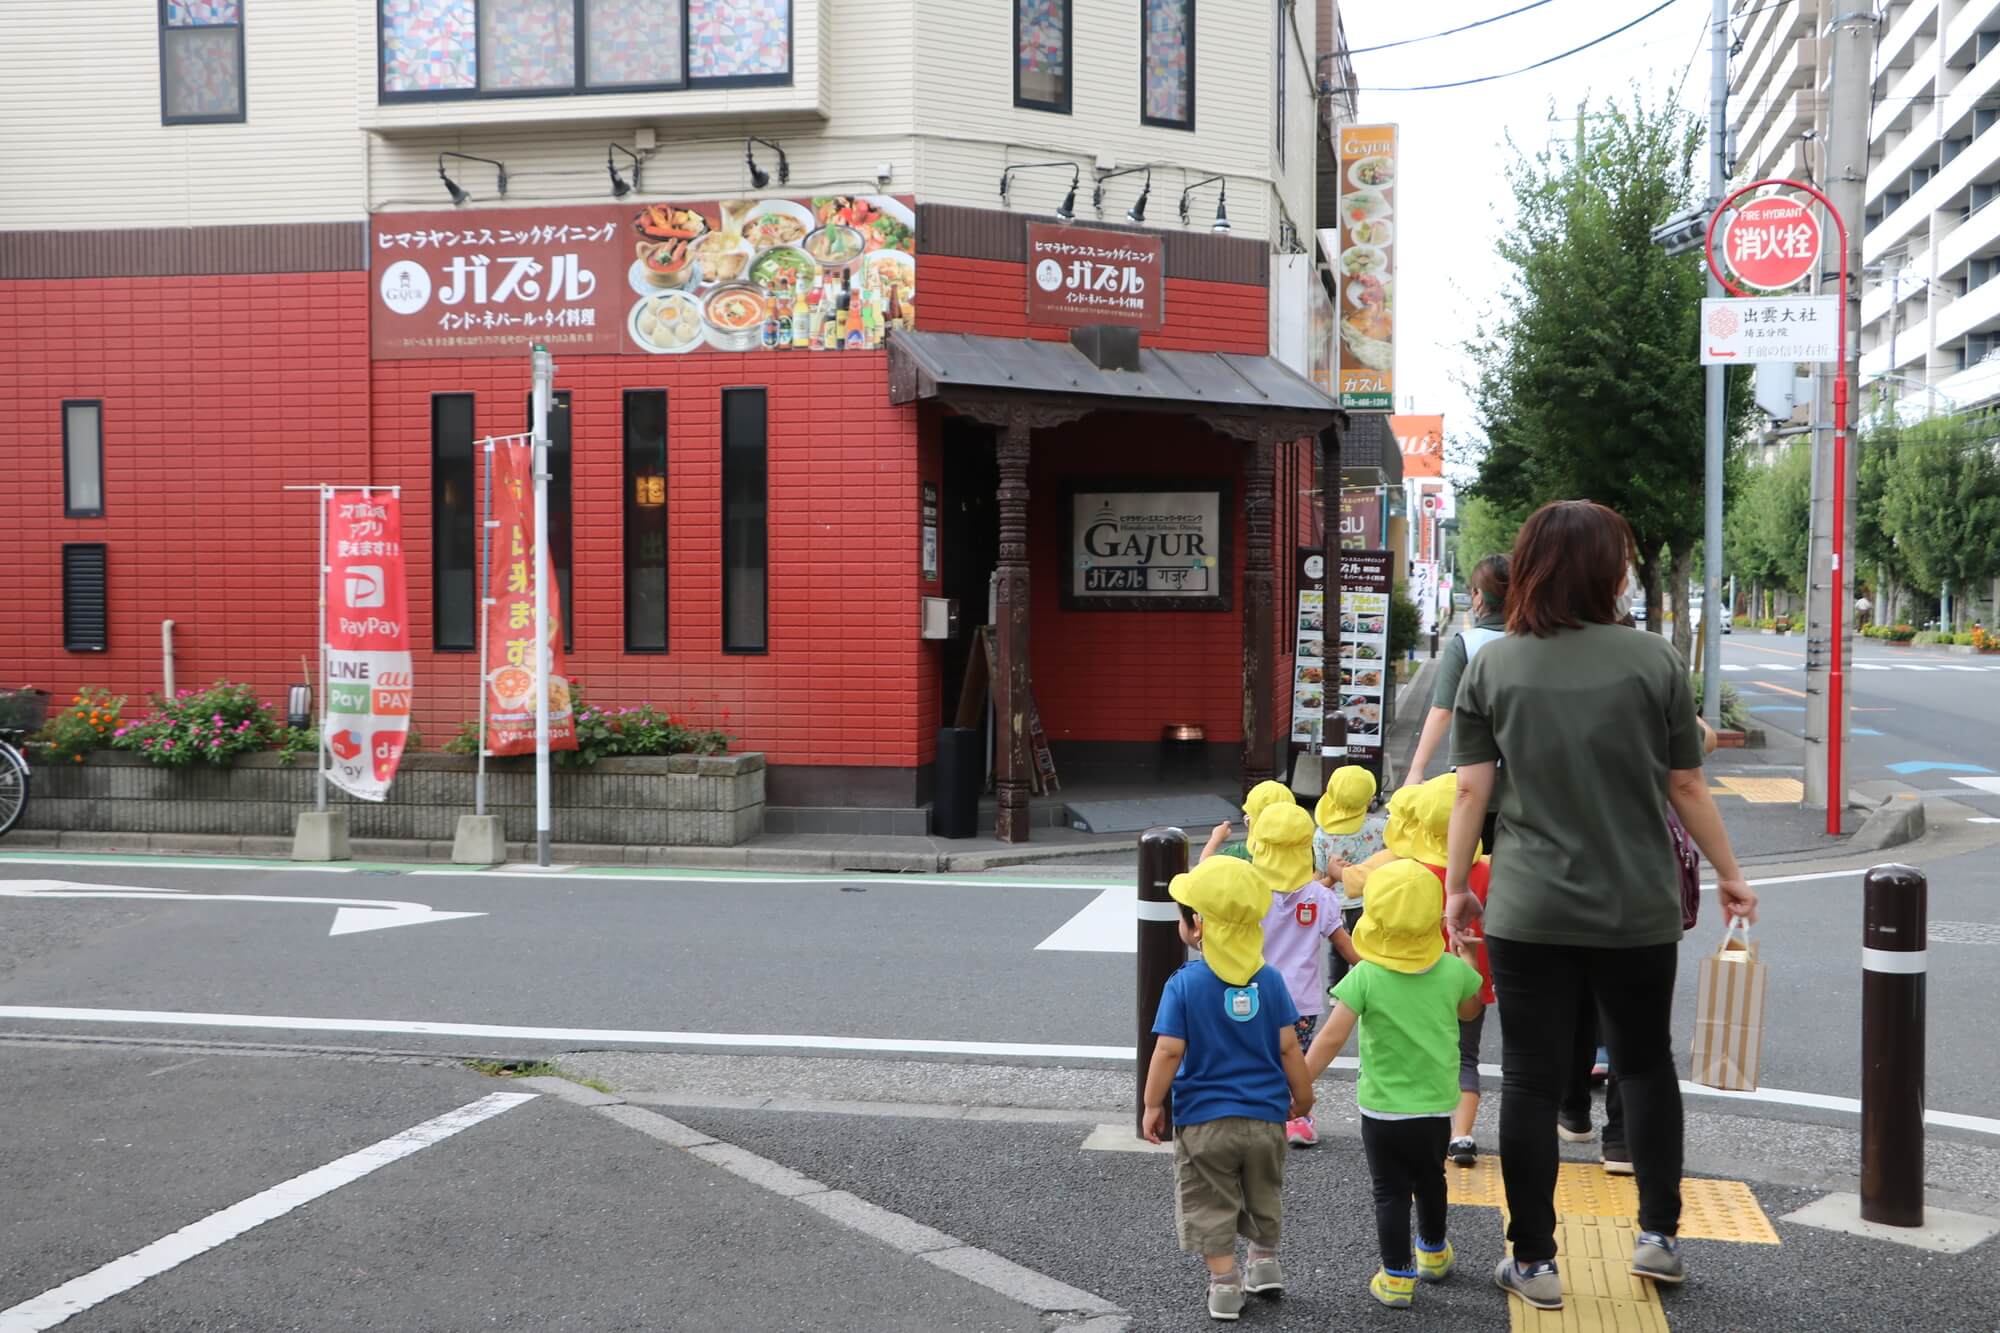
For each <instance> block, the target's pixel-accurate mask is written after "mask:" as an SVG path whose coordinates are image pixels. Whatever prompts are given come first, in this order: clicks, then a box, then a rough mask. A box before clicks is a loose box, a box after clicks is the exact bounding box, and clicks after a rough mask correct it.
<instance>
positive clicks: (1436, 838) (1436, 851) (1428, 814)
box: [1408, 773, 1486, 866]
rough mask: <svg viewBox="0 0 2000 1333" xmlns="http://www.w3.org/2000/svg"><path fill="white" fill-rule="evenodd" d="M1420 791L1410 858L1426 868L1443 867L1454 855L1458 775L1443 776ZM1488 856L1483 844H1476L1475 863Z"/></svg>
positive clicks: (1413, 823) (1433, 780) (1415, 812)
mask: <svg viewBox="0 0 2000 1333" xmlns="http://www.w3.org/2000/svg"><path fill="white" fill-rule="evenodd" d="M1417 791H1418V793H1419V795H1418V797H1417V804H1416V809H1415V811H1414V812H1413V819H1412V823H1411V826H1410V830H1409V842H1410V844H1411V847H1412V850H1411V851H1410V852H1409V853H1408V855H1409V856H1410V858H1411V859H1412V860H1417V861H1422V862H1423V863H1424V864H1426V865H1434V866H1441V865H1443V864H1444V863H1445V861H1446V859H1447V858H1448V857H1449V856H1450V855H1451V808H1452V806H1453V805H1455V804H1456V803H1457V801H1458V774H1456V773H1440V774H1438V775H1437V776H1436V777H1434V778H1432V779H1431V780H1430V781H1429V782H1426V783H1425V784H1424V785H1423V786H1421V787H1419V788H1417ZM1485 852H1486V848H1485V846H1484V845H1483V844H1480V843H1475V844H1473V848H1472V859H1473V860H1475V861H1476V860H1478V859H1479V858H1480V857H1481V856H1483V855H1484V854H1485Z"/></svg>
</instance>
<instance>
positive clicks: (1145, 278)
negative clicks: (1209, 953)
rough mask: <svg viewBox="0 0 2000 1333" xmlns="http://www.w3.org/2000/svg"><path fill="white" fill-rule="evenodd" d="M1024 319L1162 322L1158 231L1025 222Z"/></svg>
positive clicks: (1141, 325)
mask: <svg viewBox="0 0 2000 1333" xmlns="http://www.w3.org/2000/svg"><path fill="white" fill-rule="evenodd" d="M1027 269H1028V319H1029V320H1030V321H1031V322H1033V323H1037V324H1062V325H1069V326H1077V325H1085V324H1119V325H1123V326H1125V327H1127V328H1135V329H1145V330H1153V329H1157V328H1159V327H1160V326H1161V325H1163V324H1164V323H1166V319H1167V293H1166V262H1165V247H1164V245H1163V244H1162V242H1161V240H1160V238H1159V237H1158V236H1146V235H1141V234H1139V233H1137V232H1127V231H1102V230H1098V229H1096V228H1092V227H1058V226H1053V225H1050V224H1048V223H1041V222H1031V223H1029V224H1028V265H1027Z"/></svg>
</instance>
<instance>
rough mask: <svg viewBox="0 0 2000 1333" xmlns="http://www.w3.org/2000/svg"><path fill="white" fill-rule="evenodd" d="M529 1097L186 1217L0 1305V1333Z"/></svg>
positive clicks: (222, 1239)
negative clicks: (117, 1254)
mask: <svg viewBox="0 0 2000 1333" xmlns="http://www.w3.org/2000/svg"><path fill="white" fill-rule="evenodd" d="M535 1095H536V1094H534V1093H532V1092H496V1093H493V1094H492V1095H491V1096H487V1097H482V1098H480V1099H479V1100H478V1101H476V1102H472V1103H470V1104H468V1105H465V1106H461V1107H459V1108H458V1109H457V1110H456V1111H449V1112H446V1113H445V1114H444V1115H441V1116H439V1117H437V1118H436V1119H435V1120H426V1121H424V1123H423V1124H421V1125H417V1126H415V1127H413V1128H411V1129H406V1130H404V1131H403V1132H402V1133H400V1134H395V1135H391V1136H390V1137H389V1138H386V1139H383V1140H382V1141H381V1142H380V1143H376V1144H372V1145H370V1146H369V1147H366V1148H363V1149H361V1150H360V1151H359V1152H352V1153H349V1154H348V1155H347V1156H345V1157H342V1158H340V1159H338V1160H337V1161H332V1162H328V1163H327V1164H326V1165H325V1166H321V1167H315V1168H314V1169H313V1170H311V1171H308V1172H306V1173H305V1174H304V1175H301V1176H293V1177H292V1178H291V1179H290V1180H287V1181H285V1182H284V1183H282V1184H279V1185H273V1186H272V1187H271V1188H270V1189H267V1190H265V1191H264V1192H263V1193H261V1194H253V1195H251V1196H250V1197H249V1198H247V1199H245V1200H243V1201H242V1202H241V1203H235V1204H231V1205H230V1206H229V1207H227V1208H224V1209H222V1210H221V1211H220V1212H215V1213H210V1214H209V1215H208V1216H207V1217H204V1218H202V1219H201V1220H200V1221H198V1222H191V1223H189V1224H188V1225H187V1226H184V1227H182V1228H181V1229H180V1230H179V1231H176V1232H174V1233H173V1234H172V1235H171V1236H163V1237H161V1238H160V1239H159V1240H156V1241H154V1242H153V1243H152V1244H151V1245H148V1246H145V1247H144V1248H143V1249H138V1250H134V1251H133V1252H132V1253H131V1254H128V1255H126V1256H125V1257H124V1258H122V1259H114V1260H112V1261H111V1262H110V1263H108V1264H105V1265H104V1266H103V1267H101V1268H97V1269H94V1270H92V1271H91V1272H88V1273H85V1274H83V1275H82V1276H81V1277H76V1278H72V1279H70V1280H69V1281H68V1282H65V1283H63V1284H62V1285H61V1286H59V1287H55V1288H52V1289H50V1290H48V1291H45V1292H43V1293H42V1294H41V1295H39V1296H36V1297H34V1298H32V1299H30V1300H25V1301H22V1302H21V1303H20V1304H19V1305H16V1306H14V1307H12V1308H11V1309H7V1310H0V1333H40V1330H42V1329H46V1328H54V1327H55V1326H56V1325H57V1324H60V1323H62V1322H63V1321H64V1320H66V1319H68V1318H70V1317H71V1316H72V1315H79V1314H82V1313H83V1312H84V1311H85V1310H88V1309H90V1308H91V1307H93V1306H96V1305H101V1304H103V1303H104V1302H105V1301H108V1300H110V1299H111V1298H112V1297H114V1296H119V1295H122V1294H123V1293H125V1292H128V1291H130V1290H132V1288H134V1287H136V1286H138V1285H139V1284H140V1283H142V1282H146V1281H148V1280H149V1279H152V1278H155V1277H158V1276H159V1275H160V1274H162V1273H164V1272H167V1271H168V1270H169V1269H173V1268H177V1267H179V1266H180V1265H182V1264H184V1263H186V1262H187V1261H188V1260H190V1259H193V1258H195V1257H197V1256H198V1255H202V1254H205V1253H207V1252H208V1251H210V1250H212V1249H214V1248H215V1247H216V1246H218V1245H223V1244H227V1243H228V1242H229V1241H232V1240H234V1239H236V1237H238V1236H240V1235H242V1234H243V1233H244V1232H246V1231H249V1230H251V1229H252V1228H253V1227H260V1226H262V1225H263V1224H264V1223H266V1222H269V1221H272V1220H274V1219H276V1218H280V1217H283V1216H284V1215H285V1214H286V1213H289V1212H291V1211H292V1210H293V1209H295V1208H297V1207H299V1206H300V1205H301V1204H307V1203H311V1202H312V1201H313V1200H314V1199H317V1198H320V1197H321V1196H323V1195H327V1194H331V1193H332V1192H333V1191H335V1190H337V1189H339V1188H340V1187H341V1186H342V1185H351V1184H353V1183H354V1182H355V1181H357V1180H359V1179H361V1178H362V1177H363V1176H366V1175H368V1174H370V1173H372V1172H375V1171H379V1170H381V1169H382V1168H383V1167H385V1166H387V1165H389V1164H390V1163H391V1162H396V1161H400V1160H401V1159H403V1158H405V1157H408V1156H409V1155H410V1154H412V1153H415V1152H418V1151H420V1150H422V1149H424V1148H428V1147H430V1146H431V1145H432V1144H434V1143H439V1142H442V1141H443V1140H445V1139H448V1138H450V1137H451V1136H452V1135H454V1134H456V1133H458V1132H459V1131H461V1130H464V1129H470V1128H471V1127H472V1126H474V1125H476V1124H478V1123H479V1122H480V1121H482V1120H490V1119H492V1118H493V1117H494V1116H496V1115H499V1114H500V1113H501V1112H503V1111H511V1110H512V1109H514V1108H515V1107H516V1106H519V1105H520V1104H521V1103H522V1102H531V1101H533V1100H535Z"/></svg>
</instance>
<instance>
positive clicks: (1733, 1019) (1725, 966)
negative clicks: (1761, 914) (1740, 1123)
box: [1688, 918, 1765, 1092]
mask: <svg viewBox="0 0 2000 1333" xmlns="http://www.w3.org/2000/svg"><path fill="white" fill-rule="evenodd" d="M1739 927H1740V928H1741V934H1740V935H1739V934H1738V928H1739ZM1764 971H1765V968H1764V964H1763V963H1761V962H1759V961H1758V959H1757V946H1756V945H1754V944H1752V943H1751V942H1750V927H1749V925H1748V923H1746V922H1744V921H1742V920H1741V919H1740V918H1732V919H1731V921H1730V923H1729V929H1728V930H1727V931H1725V932H1723V936H1722V947H1721V948H1719V949H1717V950H1716V951H1715V952H1714V953H1713V954H1711V955H1709V956H1708V957H1706V958H1704V959H1702V960H1701V970H1700V973H1699V974H1698V976H1697V979H1696V984H1695V992H1694V1055H1693V1061H1692V1063H1693V1066H1694V1067H1693V1068H1692V1069H1691V1070H1690V1071H1689V1073H1688V1078H1689V1079H1690V1080H1691V1081H1693V1082H1695V1083H1699V1084H1701V1085H1703V1086H1704V1087H1710V1088H1720V1089H1723V1090H1724V1091H1728V1092H1752V1091H1755V1090H1756V1087H1757V1058H1758V1055H1759V1054H1760V1053H1761V1051H1762V1048H1763V1044H1764Z"/></svg>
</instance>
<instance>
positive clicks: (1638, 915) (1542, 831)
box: [1451, 625, 1703, 948]
mask: <svg viewBox="0 0 2000 1333" xmlns="http://www.w3.org/2000/svg"><path fill="white" fill-rule="evenodd" d="M1451 739H1452V746H1451V751H1452V762H1453V763H1455V764H1457V765H1459V766H1461V767H1463V766H1464V765H1466V764H1484V763H1491V762H1492V761H1494V760H1496V759H1497V760H1501V761H1502V762H1503V763H1504V765H1505V771H1506V774H1507V781H1506V782H1505V783H1502V784H1500V786H1499V789H1498V796H1499V802H1500V828H1499V834H1498V836H1497V838H1496V839H1495V841H1496V843H1497V845H1496V846H1495V847H1494V849H1493V870H1492V875H1493V878H1492V884H1491V887H1490V888H1489V890H1488V892H1487V897H1486V923H1485V924H1486V932H1487V933H1488V934H1490V935H1498V936H1499V937H1500V938H1501V939H1507V940H1521V941H1524V942H1526V943H1529V944H1569V945H1587V946H1595V947H1599V948H1638V947H1642V946H1645V945H1653V944H1671V943H1673V942H1675V941H1677V940H1679V939H1680V937H1681V900H1680V876H1679V870H1678V864H1677V862H1676V861H1675V859H1674V851H1673V844H1672V840H1671V838H1670V836H1669V834H1668V832H1667V821H1666V804H1667V800H1666V795H1667V774H1668V771H1669V770H1670V769H1689V768H1700V767H1701V764H1702V757H1703V754H1702V743H1701V732H1700V730H1699V729H1698V728H1697V727H1696V725H1695V707H1694V694H1693V691H1692V689H1691V688H1690V686H1689V683H1688V674H1687V668H1686V667H1684V666H1682V664H1681V660H1680V655H1679V654H1678V653H1676V652H1675V651H1674V648H1673V645H1672V644H1671V643H1669V642H1667V641H1666V640H1665V639H1663V638H1661V637H1660V636H1659V635H1657V634H1651V633H1647V632H1646V631H1644V630H1635V629H1627V628H1625V627H1624V626H1622V625H1586V626H1585V627H1583V628H1582V629H1573V630H1558V631H1557V632H1556V633H1555V634H1553V635H1550V636H1549V637H1548V638H1546V639H1538V638H1535V637H1533V636H1532V635H1523V634H1509V635H1508V636H1507V637H1506V638H1504V639H1500V640H1497V641H1496V642H1493V643H1490V644H1488V645H1487V646H1486V647H1485V648H1484V649H1482V650H1481V651H1480V653H1479V655H1478V656H1477V657H1475V658H1473V659H1472V663H1471V665H1470V666H1468V667H1467V668H1466V670H1465V676H1464V678H1463V679H1462V680H1461V681H1460V683H1459V687H1458V702H1457V706H1456V707H1455V708H1454V709H1453V715H1452V724H1451Z"/></svg>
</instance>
